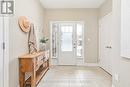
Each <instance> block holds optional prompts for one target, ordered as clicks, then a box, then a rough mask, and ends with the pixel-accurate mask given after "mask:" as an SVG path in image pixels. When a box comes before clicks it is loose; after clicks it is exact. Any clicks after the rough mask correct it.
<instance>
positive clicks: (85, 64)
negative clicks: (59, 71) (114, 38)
mask: <svg viewBox="0 0 130 87" xmlns="http://www.w3.org/2000/svg"><path fill="white" fill-rule="evenodd" d="M77 66H96V67H99V64H98V63H84V64H80V65H77Z"/></svg>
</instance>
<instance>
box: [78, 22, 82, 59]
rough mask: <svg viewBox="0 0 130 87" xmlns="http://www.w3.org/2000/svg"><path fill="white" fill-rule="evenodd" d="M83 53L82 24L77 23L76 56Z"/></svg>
mask: <svg viewBox="0 0 130 87" xmlns="http://www.w3.org/2000/svg"><path fill="white" fill-rule="evenodd" d="M82 53H83V26H82V24H77V56H78V57H82Z"/></svg>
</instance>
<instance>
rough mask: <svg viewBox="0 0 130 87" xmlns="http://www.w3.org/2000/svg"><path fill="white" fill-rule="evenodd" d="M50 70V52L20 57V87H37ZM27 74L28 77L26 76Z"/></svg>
mask: <svg viewBox="0 0 130 87" xmlns="http://www.w3.org/2000/svg"><path fill="white" fill-rule="evenodd" d="M48 69H49V51H45V52H37V53H34V54H26V55H23V56H21V57H19V83H20V87H26V85H30V87H36V86H37V85H38V83H39V82H40V80H41V79H42V77H43V76H44V75H45V73H46V72H47V71H48ZM26 74H27V76H26Z"/></svg>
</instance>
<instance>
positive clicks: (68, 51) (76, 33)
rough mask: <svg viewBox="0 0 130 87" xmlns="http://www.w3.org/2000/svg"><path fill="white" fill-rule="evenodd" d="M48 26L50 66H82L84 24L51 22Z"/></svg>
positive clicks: (80, 22) (78, 22)
mask: <svg viewBox="0 0 130 87" xmlns="http://www.w3.org/2000/svg"><path fill="white" fill-rule="evenodd" d="M50 24H51V32H50V40H51V44H50V46H51V47H50V48H51V57H52V60H51V63H52V65H80V64H84V22H83V21H53V22H51V23H50ZM64 28H65V29H64Z"/></svg>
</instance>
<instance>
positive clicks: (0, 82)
mask: <svg viewBox="0 0 130 87" xmlns="http://www.w3.org/2000/svg"><path fill="white" fill-rule="evenodd" d="M3 33H4V32H3V18H2V17H0V87H3V80H4V79H3V76H4V75H3V72H4V69H3V54H4V53H3Z"/></svg>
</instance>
